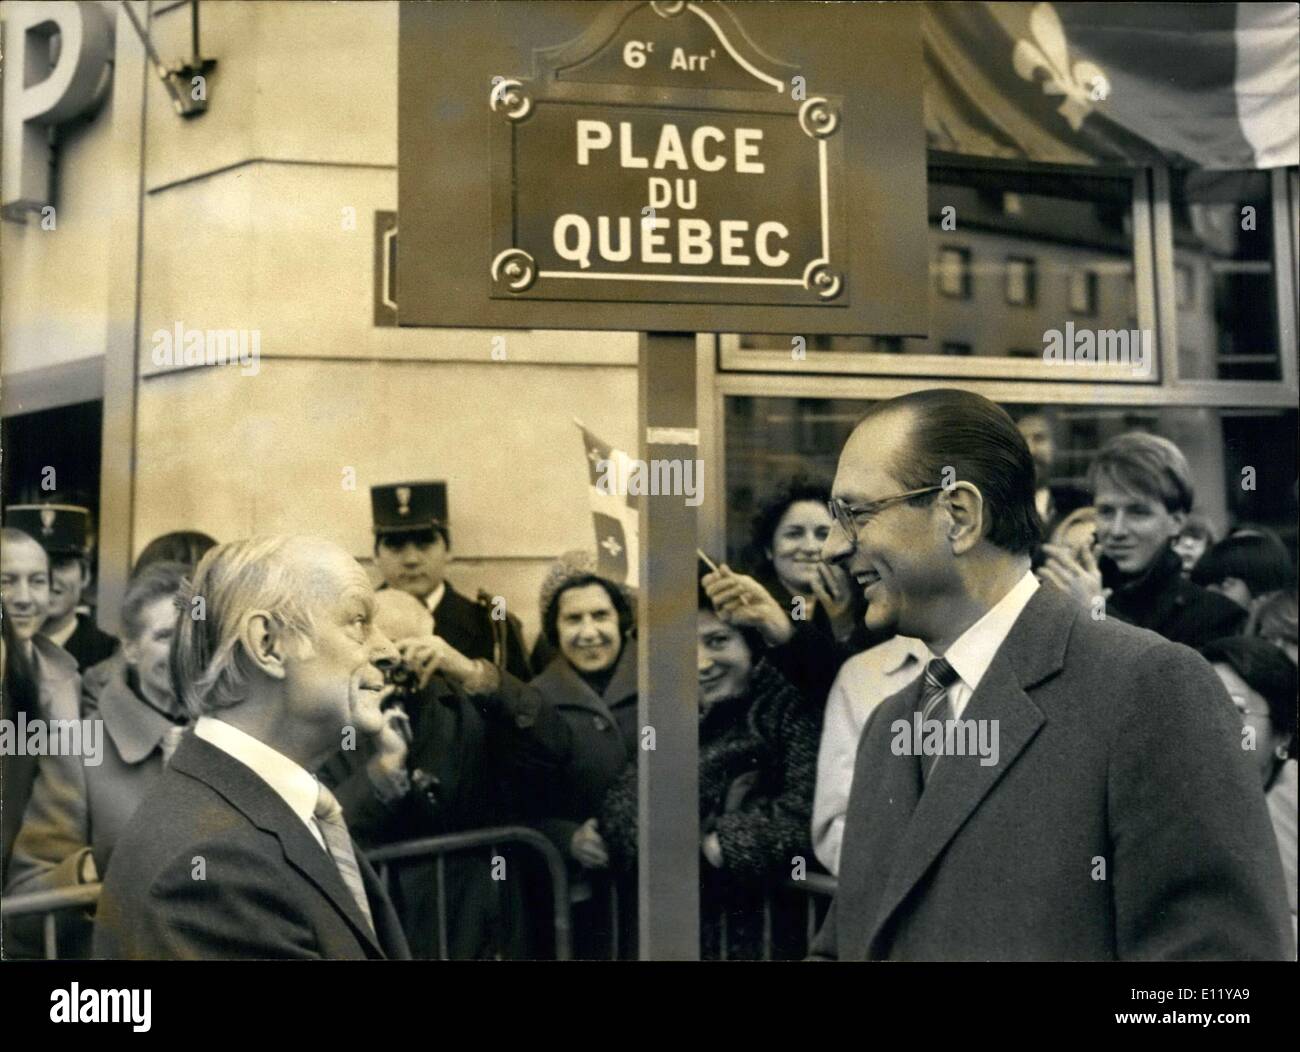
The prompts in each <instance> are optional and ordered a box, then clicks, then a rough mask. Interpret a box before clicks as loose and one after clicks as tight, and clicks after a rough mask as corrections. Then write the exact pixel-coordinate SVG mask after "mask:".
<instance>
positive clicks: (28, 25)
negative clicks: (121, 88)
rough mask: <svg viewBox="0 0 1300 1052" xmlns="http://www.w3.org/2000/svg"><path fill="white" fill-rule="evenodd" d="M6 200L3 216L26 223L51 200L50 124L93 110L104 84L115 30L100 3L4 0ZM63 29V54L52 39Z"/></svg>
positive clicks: (60, 46) (1, 179) (60, 40)
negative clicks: (53, 48) (54, 54)
mask: <svg viewBox="0 0 1300 1052" xmlns="http://www.w3.org/2000/svg"><path fill="white" fill-rule="evenodd" d="M4 7H5V11H4V22H5V26H4V33H5V64H4V115H5V120H4V171H3V177H2V178H0V183H3V185H4V199H3V201H2V202H0V206H3V212H4V215H5V217H6V218H9V219H17V220H19V221H20V222H25V221H26V216H25V213H27V212H39V211H40V210H41V209H42V208H43V207H44V206H46V205H48V204H51V203H52V202H51V201H50V143H49V136H48V134H47V132H46V126H47V125H53V124H62V123H64V122H65V121H68V120H71V119H72V118H73V117H76V116H78V115H79V114H81V113H84V112H85V111H86V110H88V109H90V108H91V107H92V106H93V105H94V104H95V103H96V102H97V101H98V99H99V97H100V96H101V94H102V88H104V87H105V86H106V85H107V78H106V76H105V70H106V68H107V67H108V64H109V60H110V59H111V58H112V57H113V27H112V25H111V23H110V22H109V20H108V16H107V15H106V14H105V13H104V10H103V8H101V7H100V6H99V4H93V3H85V2H78V3H72V4H55V3H31V2H27V3H6V4H5V5H4ZM56 33H57V34H58V39H59V48H58V57H57V58H56V59H54V60H53V61H51V54H50V44H51V42H52V40H53V38H54V36H55V34H56Z"/></svg>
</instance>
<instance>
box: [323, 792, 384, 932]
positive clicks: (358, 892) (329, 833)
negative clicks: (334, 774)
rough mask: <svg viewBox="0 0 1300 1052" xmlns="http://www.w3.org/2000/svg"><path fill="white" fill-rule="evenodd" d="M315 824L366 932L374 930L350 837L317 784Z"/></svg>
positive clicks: (335, 807)
mask: <svg viewBox="0 0 1300 1052" xmlns="http://www.w3.org/2000/svg"><path fill="white" fill-rule="evenodd" d="M316 824H317V825H318V826H319V827H320V831H321V835H322V836H324V838H325V845H326V847H328V848H329V853H330V858H332V859H333V860H334V865H335V866H337V867H338V871H339V876H341V877H342V878H343V883H344V884H346V885H347V888H348V891H350V892H351V893H352V897H353V899H355V900H356V903H357V908H358V909H360V910H361V914H362V916H364V917H365V918H366V924H368V925H369V926H370V933H371V934H372V935H373V934H374V933H375V920H374V918H373V917H372V916H371V915H370V902H369V900H368V899H367V898H366V888H365V885H364V884H363V883H362V882H361V870H360V869H358V868H357V856H356V854H355V852H354V851H353V850H352V837H351V835H350V834H349V833H348V827H347V825H346V824H345V823H344V821H343V808H342V807H340V806H339V802H338V800H337V799H335V796H334V794H333V793H331V792H330V791H329V788H328V787H327V786H324V785H322V786H321V787H320V795H319V796H317V797H316Z"/></svg>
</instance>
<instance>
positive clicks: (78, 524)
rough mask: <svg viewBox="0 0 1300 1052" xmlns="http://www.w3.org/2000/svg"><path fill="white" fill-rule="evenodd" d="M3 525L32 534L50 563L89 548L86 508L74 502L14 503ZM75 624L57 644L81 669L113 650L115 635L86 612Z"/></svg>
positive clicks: (79, 554) (81, 555) (80, 555)
mask: <svg viewBox="0 0 1300 1052" xmlns="http://www.w3.org/2000/svg"><path fill="white" fill-rule="evenodd" d="M5 525H6V526H11V527H13V528H14V529H16V530H22V531H23V533H25V534H27V535H28V536H30V537H32V538H33V539H34V540H35V541H36V542H37V543H38V544H40V546H41V547H42V548H44V549H45V551H46V553H47V554H48V555H49V557H50V562H51V563H54V562H57V561H60V560H64V559H74V558H75V559H82V560H84V559H86V558H87V556H88V554H89V551H90V510H89V509H88V508H83V507H79V506H78V505H75V504H14V505H12V506H10V507H9V508H7V509H6V510H5ZM76 618H77V627H76V628H75V629H73V631H72V635H70V636H69V637H68V638H67V639H65V640H64V641H63V643H62V644H61V646H62V647H63V649H64V650H66V651H67V652H68V653H69V654H71V655H72V656H73V657H74V658H75V659H76V662H77V671H78V672H85V671H86V669H88V668H90V667H91V666H92V665H98V664H99V663H100V662H101V661H104V660H106V659H108V658H110V657H112V656H113V654H114V653H116V651H117V646H118V643H117V638H116V637H115V636H111V635H109V634H108V633H107V632H104V631H101V630H100V628H99V626H98V625H96V624H95V621H94V619H93V618H92V617H90V616H89V615H88V614H83V613H78V614H77V615H76Z"/></svg>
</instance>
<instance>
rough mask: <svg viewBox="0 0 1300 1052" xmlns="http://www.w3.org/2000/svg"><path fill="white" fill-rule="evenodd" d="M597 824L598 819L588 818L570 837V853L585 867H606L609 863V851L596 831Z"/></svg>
mask: <svg viewBox="0 0 1300 1052" xmlns="http://www.w3.org/2000/svg"><path fill="white" fill-rule="evenodd" d="M596 825H597V822H596V819H594V818H588V819H587V820H586V821H585V822H583V823H582V825H580V826H578V828H577V829H575V830H574V831H573V836H572V837H570V838H569V854H570V855H572V856H573V857H574V858H575V859H577V860H578V864H579V865H581V866H582V867H583V868H584V869H604V868H605V867H606V866H608V865H609V851H608V850H606V848H605V841H604V839H603V838H602V837H601V835H600V834H599V833H598V832H596Z"/></svg>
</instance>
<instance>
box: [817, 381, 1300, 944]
mask: <svg viewBox="0 0 1300 1052" xmlns="http://www.w3.org/2000/svg"><path fill="white" fill-rule="evenodd" d="M831 511H832V515H833V516H834V519H835V526H834V527H833V528H832V530H831V534H830V537H829V538H828V539H827V542H826V545H825V547H824V548H823V552H822V554H823V557H824V558H825V559H827V560H828V561H830V560H834V561H842V562H843V563H844V564H845V566H846V568H847V569H848V570H849V572H850V573H851V574H852V575H853V577H854V578H855V580H857V582H858V584H859V585H860V586H861V587H862V589H863V595H864V596H865V598H866V600H867V603H868V607H867V615H866V620H867V626H868V628H870V629H872V630H873V631H878V632H888V631H895V632H897V633H899V634H901V635H905V636H911V637H914V638H917V639H919V640H921V641H922V642H923V643H924V644H925V645H926V647H927V648H928V649H929V652H930V655H931V658H930V660H929V661H928V662H927V663H926V665H925V668H924V670H923V671H922V674H921V675H920V677H918V679H917V680H916V681H915V682H914V683H913V684H910V685H909V686H908V687H906V688H904V689H903V690H901V691H900V692H899V693H897V694H895V695H894V696H893V697H891V698H889V699H887V700H886V701H885V702H883V703H882V704H881V705H880V706H878V707H877V708H876V709H875V710H874V711H873V712H872V714H871V716H870V717H869V718H868V720H867V723H866V726H865V727H864V729H863V733H862V738H861V742H860V744H859V749H858V755H857V763H856V768H855V774H854V781H853V789H852V791H851V794H850V799H849V806H848V812H847V815H846V818H845V823H844V839H843V847H842V854H841V861H840V873H839V891H838V894H837V896H836V899H835V903H834V905H833V906H832V909H831V912H830V914H829V915H828V916H827V919H826V923H825V925H824V927H823V928H822V931H821V932H820V933H819V935H818V937H817V940H816V942H815V943H814V947H813V956H814V957H820V958H827V959H835V958H839V959H845V960H1116V959H1142V960H1150V959H1187V958H1196V959H1202V958H1214V959H1220V958H1222V959H1275V960H1276V959H1289V958H1290V957H1291V956H1292V955H1293V953H1294V949H1293V945H1292V942H1293V940H1292V938H1291V933H1290V923H1289V918H1288V915H1287V900H1286V894H1285V891H1284V889H1283V877H1282V871H1281V866H1280V863H1279V861H1278V855H1277V849H1276V847H1275V846H1274V844H1273V842H1272V831H1271V828H1270V825H1269V819H1268V814H1267V811H1266V810H1265V808H1264V805H1263V801H1262V799H1261V798H1260V794H1259V792H1258V788H1257V786H1255V785H1254V784H1253V782H1252V779H1253V778H1254V774H1253V771H1252V769H1251V765H1250V763H1249V761H1248V759H1247V758H1246V757H1245V756H1244V755H1243V754H1242V752H1241V749H1240V748H1239V743H1240V733H1239V727H1238V726H1237V722H1238V721H1237V719H1236V715H1235V712H1234V710H1233V707H1232V703H1231V701H1229V699H1228V697H1227V694H1226V692H1225V691H1224V690H1223V687H1222V684H1221V683H1219V681H1218V679H1217V677H1216V676H1215V675H1214V673H1213V671H1212V670H1211V669H1210V667H1209V665H1208V664H1207V663H1206V662H1205V661H1204V660H1203V659H1202V658H1200V657H1199V656H1197V655H1196V654H1194V653H1193V652H1191V651H1190V650H1188V649H1186V648H1184V647H1180V646H1177V645H1175V644H1173V643H1170V642H1168V641H1166V640H1165V639H1163V638H1161V637H1160V636H1158V635H1156V634H1155V633H1153V632H1148V631H1145V630H1142V629H1137V628H1134V627H1132V626H1129V625H1124V624H1120V623H1118V622H1116V621H1115V620H1114V619H1111V620H1105V619H1101V620H1094V619H1093V617H1091V616H1090V613H1089V611H1087V610H1085V609H1083V608H1081V607H1080V606H1079V605H1078V604H1077V603H1075V602H1073V601H1072V600H1071V599H1069V598H1067V597H1066V596H1064V595H1063V594H1061V593H1059V592H1058V591H1057V590H1055V589H1052V588H1045V587H1039V585H1038V582H1037V580H1036V579H1035V578H1034V576H1033V574H1032V573H1031V572H1030V551H1031V549H1032V548H1033V545H1034V543H1035V541H1036V539H1037V537H1038V536H1039V528H1040V524H1039V519H1038V514H1037V511H1036V510H1035V507H1034V466H1033V461H1032V459H1031V458H1030V455H1029V451H1028V449H1027V448H1026V446H1025V442H1024V439H1023V438H1022V437H1021V436H1020V434H1019V432H1018V431H1017V430H1016V427H1015V425H1014V424H1013V423H1012V421H1011V418H1010V417H1009V416H1007V414H1006V413H1005V412H1003V411H1002V410H1001V409H999V408H998V407H997V406H996V405H994V404H993V403H992V402H989V401H988V400H986V399H984V398H981V397H980V396H978V395H974V394H971V393H969V392H964V391H957V390H951V389H935V390H928V391H919V392H916V393H913V394H909V395H905V396H903V397H900V398H895V399H891V400H889V401H885V402H880V403H877V404H876V405H874V406H872V408H871V409H870V411H869V412H868V413H867V415H866V417H865V418H864V419H863V420H862V422H861V423H859V424H858V426H857V428H856V429H855V430H854V432H853V434H852V435H851V436H850V438H849V440H848V442H847V444H846V445H845V447H844V449H843V451H842V452H841V454H840V462H839V468H838V471H837V474H836V477H835V484H834V487H833V489H832V501H831ZM976 741H978V742H979V743H981V748H979V749H974V748H972V747H971V745H972V743H974V742H976ZM989 741H991V742H992V743H993V745H994V748H993V749H992V750H991V751H990V750H986V749H984V748H983V747H982V745H983V744H984V743H986V742H989ZM1252 790H1253V791H1252Z"/></svg>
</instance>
